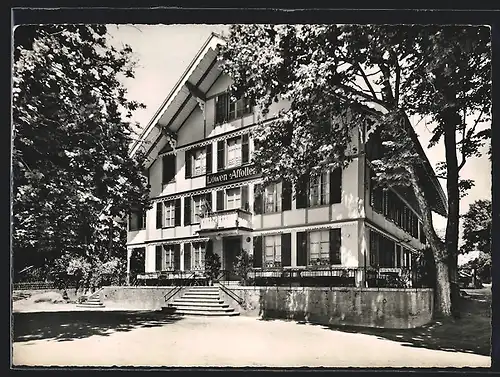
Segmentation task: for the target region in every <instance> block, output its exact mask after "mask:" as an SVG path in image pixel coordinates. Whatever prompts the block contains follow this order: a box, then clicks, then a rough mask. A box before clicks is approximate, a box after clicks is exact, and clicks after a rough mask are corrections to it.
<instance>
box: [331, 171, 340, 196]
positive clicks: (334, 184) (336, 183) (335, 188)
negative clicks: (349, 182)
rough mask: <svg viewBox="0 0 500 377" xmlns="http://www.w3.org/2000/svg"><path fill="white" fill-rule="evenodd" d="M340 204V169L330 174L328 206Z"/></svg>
mask: <svg viewBox="0 0 500 377" xmlns="http://www.w3.org/2000/svg"><path fill="white" fill-rule="evenodd" d="M340 202H342V169H341V168H337V169H335V170H333V171H331V172H330V204H334V203H340Z"/></svg>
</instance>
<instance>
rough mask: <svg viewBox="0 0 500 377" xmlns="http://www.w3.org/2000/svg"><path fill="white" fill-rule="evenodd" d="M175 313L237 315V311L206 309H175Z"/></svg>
mask: <svg viewBox="0 0 500 377" xmlns="http://www.w3.org/2000/svg"><path fill="white" fill-rule="evenodd" d="M174 313H175V314H180V315H197V316H198V315H199V316H214V317H215V316H237V315H240V313H239V312H234V311H233V312H211V311H206V310H175V312H174Z"/></svg>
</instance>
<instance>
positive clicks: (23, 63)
mask: <svg viewBox="0 0 500 377" xmlns="http://www.w3.org/2000/svg"><path fill="white" fill-rule="evenodd" d="M15 48H16V50H15V57H16V60H15V62H14V73H13V137H14V149H13V176H14V180H13V195H14V198H13V199H14V200H13V201H14V202H13V213H14V219H13V221H14V229H13V250H14V262H15V265H16V266H17V267H16V268H22V267H23V264H24V263H27V261H28V260H29V261H32V262H34V264H36V265H37V266H42V267H43V268H44V269H45V270H46V273H49V272H52V274H54V275H60V276H61V278H62V277H63V276H66V275H67V274H70V275H71V274H73V276H80V275H81V279H80V278H78V279H80V280H82V282H85V284H87V283H89V284H90V280H89V279H92V278H90V277H89V276H90V275H93V274H94V275H97V274H98V273H97V271H98V270H99V268H101V267H102V268H104V266H108V267H109V265H108V264H109V263H111V264H112V265H113V266H115V267H116V265H117V263H118V262H117V260H118V259H116V258H119V259H121V258H124V256H125V252H124V246H125V242H126V233H125V230H124V227H123V223H122V222H121V221H120V220H119V219H122V218H125V217H126V216H127V215H128V213H129V212H130V211H131V210H132V209H140V210H142V209H144V208H146V207H147V206H148V188H147V180H146V178H145V177H144V176H142V174H141V173H140V172H141V163H142V161H141V159H139V160H132V159H130V158H129V155H128V146H129V144H130V141H131V124H130V122H128V121H124V120H123V119H127V117H130V116H131V115H132V112H133V111H134V110H136V109H138V108H139V107H143V105H142V104H140V103H137V102H134V101H129V100H128V99H127V98H126V90H125V88H124V87H123V85H122V84H121V83H120V80H119V77H120V76H124V77H133V72H134V65H135V63H134V61H133V60H132V59H131V53H132V50H131V48H130V47H129V46H125V47H124V48H123V49H121V50H117V49H115V48H114V47H112V46H110V45H109V43H108V41H107V39H106V27H105V26H86V25H53V26H43V27H38V26H26V27H24V26H23V27H19V28H17V29H16V33H15ZM120 263H123V260H122V261H121V262H120ZM118 264H119V263H118ZM113 268H114V267H113Z"/></svg>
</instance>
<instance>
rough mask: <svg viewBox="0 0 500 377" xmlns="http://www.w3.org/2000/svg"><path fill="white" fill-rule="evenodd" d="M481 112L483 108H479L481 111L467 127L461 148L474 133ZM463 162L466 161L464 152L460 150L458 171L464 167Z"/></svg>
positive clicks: (481, 114)
mask: <svg viewBox="0 0 500 377" xmlns="http://www.w3.org/2000/svg"><path fill="white" fill-rule="evenodd" d="M483 113H484V109H481V112H480V113H479V115H478V117H477V119H476V121H475V122H474V125H473V126H472V127H471V128H470V129H469V131H467V136H466V138H465V139H464V140H463V143H462V150H463V148H464V145H465V143H466V140H469V139H470V138H471V136H472V135H473V134H474V131H475V130H476V127H477V125H478V124H479V121H480V120H481V117H482V116H483ZM464 131H465V127H464ZM465 162H466V157H465V154H464V153H463V152H462V162H460V165H458V171H460V170H461V169H462V168H463V167H464V165H465Z"/></svg>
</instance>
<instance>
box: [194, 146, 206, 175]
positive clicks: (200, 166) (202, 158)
mask: <svg viewBox="0 0 500 377" xmlns="http://www.w3.org/2000/svg"><path fill="white" fill-rule="evenodd" d="M191 156H192V157H191V158H192V160H193V162H192V167H193V168H192V169H193V170H192V176H193V177H195V176H197V175H202V174H205V172H206V171H207V157H206V156H207V154H206V150H205V148H201V149H197V150H195V151H193V152H191Z"/></svg>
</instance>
